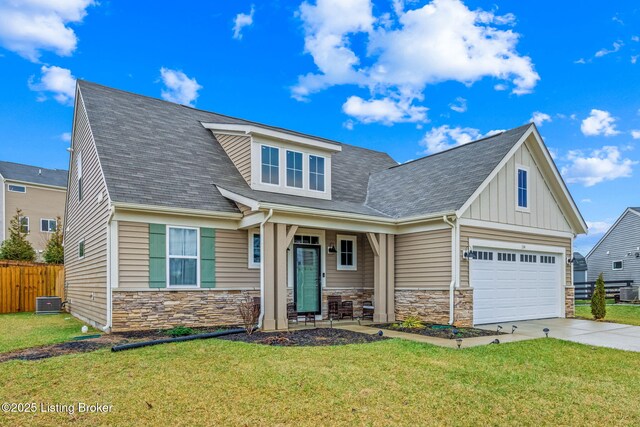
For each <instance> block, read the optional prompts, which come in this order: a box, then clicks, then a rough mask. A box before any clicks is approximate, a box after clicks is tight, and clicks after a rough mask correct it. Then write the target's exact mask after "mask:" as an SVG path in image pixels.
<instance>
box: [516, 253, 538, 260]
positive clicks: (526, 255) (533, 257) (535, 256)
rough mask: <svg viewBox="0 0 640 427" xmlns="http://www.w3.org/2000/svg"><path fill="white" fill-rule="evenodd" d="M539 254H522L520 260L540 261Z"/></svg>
mask: <svg viewBox="0 0 640 427" xmlns="http://www.w3.org/2000/svg"><path fill="white" fill-rule="evenodd" d="M537 258H538V256H537V255H529V254H520V262H538V260H537Z"/></svg>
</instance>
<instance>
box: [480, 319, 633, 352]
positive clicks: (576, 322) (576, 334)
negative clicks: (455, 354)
mask: <svg viewBox="0 0 640 427" xmlns="http://www.w3.org/2000/svg"><path fill="white" fill-rule="evenodd" d="M497 325H498V324H491V325H481V326H476V327H477V328H480V329H487V330H493V331H495V330H496V328H497ZM500 325H501V326H502V327H503V330H502V332H510V331H511V325H516V326H517V327H518V329H516V332H515V334H513V335H514V336H515V335H518V336H523V337H529V339H532V338H540V337H544V332H542V330H543V329H544V328H549V337H552V338H558V339H562V340H567V341H573V342H577V343H581V344H588V345H593V346H598V347H608V348H616V349H619V350H629V351H638V352H640V326H631V325H623V324H620V323H608V322H595V321H593V320H582V319H541V320H525V321H520V322H502V323H500ZM503 337H504V335H503ZM500 341H502V342H507V340H506V339H503V338H502V337H500Z"/></svg>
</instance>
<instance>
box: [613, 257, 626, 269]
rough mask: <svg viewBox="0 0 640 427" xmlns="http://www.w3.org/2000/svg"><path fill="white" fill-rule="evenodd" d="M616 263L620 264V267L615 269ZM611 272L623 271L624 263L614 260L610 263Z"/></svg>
mask: <svg viewBox="0 0 640 427" xmlns="http://www.w3.org/2000/svg"><path fill="white" fill-rule="evenodd" d="M616 262H619V263H620V264H622V267H620V268H615V265H616ZM611 270H613V271H621V270H624V261H623V260H621V259H619V260H616V261H611Z"/></svg>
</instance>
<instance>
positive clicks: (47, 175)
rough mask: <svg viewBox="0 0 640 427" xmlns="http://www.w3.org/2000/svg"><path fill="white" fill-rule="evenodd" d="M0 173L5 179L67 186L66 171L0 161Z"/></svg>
mask: <svg viewBox="0 0 640 427" xmlns="http://www.w3.org/2000/svg"><path fill="white" fill-rule="evenodd" d="M0 175H2V176H3V177H4V178H5V179H8V180H15V181H22V182H29V183H32V184H42V185H51V186H54V187H63V188H67V171H66V170H64V169H47V168H41V167H39V166H30V165H23V164H20V163H12V162H3V161H0Z"/></svg>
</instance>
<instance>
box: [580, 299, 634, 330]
mask: <svg viewBox="0 0 640 427" xmlns="http://www.w3.org/2000/svg"><path fill="white" fill-rule="evenodd" d="M576 317H582V318H585V319H593V316H592V315H591V306H590V305H576ZM603 320H604V321H605V322H615V323H625V324H627V325H636V326H640V304H638V305H627V304H625V305H621V304H607V315H606V316H605V318H604V319H603Z"/></svg>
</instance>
